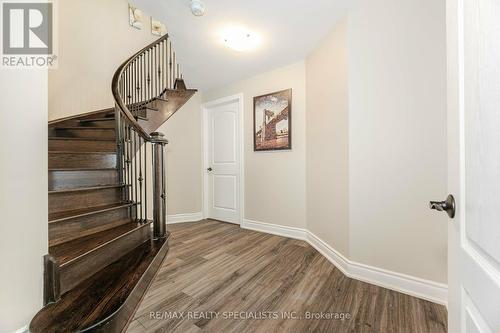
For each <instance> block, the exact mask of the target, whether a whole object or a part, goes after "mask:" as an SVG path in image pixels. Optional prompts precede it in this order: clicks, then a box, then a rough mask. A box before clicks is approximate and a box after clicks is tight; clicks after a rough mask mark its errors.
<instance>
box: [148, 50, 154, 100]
mask: <svg viewBox="0 0 500 333" xmlns="http://www.w3.org/2000/svg"><path fill="white" fill-rule="evenodd" d="M153 68H154V67H153V49H152V48H151V49H150V54H149V76H150V78H151V85H150V87H149V98H153V80H154V73H153Z"/></svg>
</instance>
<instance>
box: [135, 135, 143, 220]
mask: <svg viewBox="0 0 500 333" xmlns="http://www.w3.org/2000/svg"><path fill="white" fill-rule="evenodd" d="M138 139H139V140H138V141H139V142H138V144H139V179H138V180H139V203H138V204H139V207H140V209H139V221H141V222H143V219H142V209H143V207H142V203H143V197H142V181H143V178H142V163H141V162H142V144H141V141H142V140H141V137H139V138H138ZM136 159H137V156H136Z"/></svg>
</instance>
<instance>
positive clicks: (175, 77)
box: [173, 52, 177, 88]
mask: <svg viewBox="0 0 500 333" xmlns="http://www.w3.org/2000/svg"><path fill="white" fill-rule="evenodd" d="M175 68H176V65H175V52H174V73H173V74H174V83H173V84H174V88H175V80H176V79H177V76H176V75H175Z"/></svg>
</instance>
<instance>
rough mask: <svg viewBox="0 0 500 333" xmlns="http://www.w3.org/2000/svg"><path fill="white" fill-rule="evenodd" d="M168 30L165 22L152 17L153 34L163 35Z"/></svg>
mask: <svg viewBox="0 0 500 333" xmlns="http://www.w3.org/2000/svg"><path fill="white" fill-rule="evenodd" d="M166 32H167V28H166V26H165V24H163V23H161V22H160V21H158V20H155V19H154V18H153V17H151V34H153V35H155V36H163V35H164V34H165V33H166Z"/></svg>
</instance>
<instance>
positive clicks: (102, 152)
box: [49, 127, 116, 155]
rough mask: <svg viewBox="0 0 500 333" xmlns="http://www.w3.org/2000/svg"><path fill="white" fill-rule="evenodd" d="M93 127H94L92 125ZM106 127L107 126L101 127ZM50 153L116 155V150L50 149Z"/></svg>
mask: <svg viewBox="0 0 500 333" xmlns="http://www.w3.org/2000/svg"><path fill="white" fill-rule="evenodd" d="M90 128H93V127H90ZM101 128H106V127H101ZM49 154H89V155H90V154H102V155H116V151H71V150H49Z"/></svg>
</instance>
